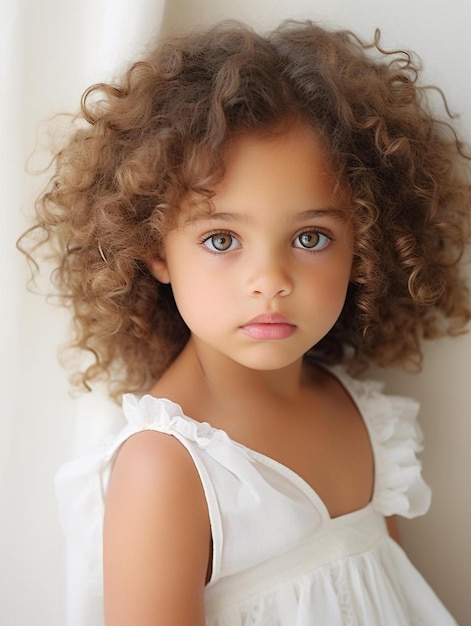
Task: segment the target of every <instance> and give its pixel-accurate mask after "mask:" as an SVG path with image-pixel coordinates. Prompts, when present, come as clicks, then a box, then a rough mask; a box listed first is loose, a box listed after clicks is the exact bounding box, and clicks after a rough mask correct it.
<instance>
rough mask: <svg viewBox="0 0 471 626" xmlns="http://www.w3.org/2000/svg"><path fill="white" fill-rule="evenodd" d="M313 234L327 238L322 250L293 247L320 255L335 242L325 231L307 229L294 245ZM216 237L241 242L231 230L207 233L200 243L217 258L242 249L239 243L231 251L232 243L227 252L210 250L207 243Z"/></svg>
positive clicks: (298, 236)
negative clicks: (303, 237) (224, 237)
mask: <svg viewBox="0 0 471 626" xmlns="http://www.w3.org/2000/svg"><path fill="white" fill-rule="evenodd" d="M313 233H315V234H317V235H319V236H320V237H325V239H326V240H327V242H326V243H325V244H324V245H323V246H322V247H321V248H320V249H310V248H307V247H305V246H302V245H301V246H294V245H293V247H295V248H297V249H298V250H305V251H307V252H313V253H319V252H323V251H324V250H325V249H326V248H328V247H329V246H330V244H331V242H332V241H333V237H332V235H330V234H329V233H326V232H325V231H323V230H320V229H319V228H306V229H305V230H303V231H301V232H300V233H298V234H297V235H296V236H295V237H294V239H293V244H294V242H295V241H296V240H298V239H299V238H300V237H302V236H303V235H306V234H308V235H311V234H313ZM216 235H221V236H227V237H230V238H231V239H232V240H233V241H234V240H235V241H237V242H239V239H238V238H237V236H236V235H235V234H234V233H232V232H231V231H229V230H214V231H212V232H209V233H205V234H204V235H203V236H202V237H201V238H200V240H199V243H200V245H202V246H203V247H204V248H205V249H206V250H207V251H208V252H210V253H211V254H214V255H216V256H220V255H222V254H227V253H228V252H232V251H233V250H237V249H238V248H239V247H240V243H239V246H237V247H236V248H233V249H232V250H231V247H232V242H231V245H230V246H229V248H228V249H227V250H214V249H211V248H209V247H208V246H207V245H206V242H207V241H210V240H211V239H212V238H213V237H215V236H216Z"/></svg>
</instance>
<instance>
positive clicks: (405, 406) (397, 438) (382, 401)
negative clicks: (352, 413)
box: [332, 368, 431, 518]
mask: <svg viewBox="0 0 471 626" xmlns="http://www.w3.org/2000/svg"><path fill="white" fill-rule="evenodd" d="M332 373H333V374H334V375H335V376H337V377H338V378H339V380H340V381H341V382H342V384H343V385H345V388H346V389H347V391H348V392H349V394H350V395H351V397H352V399H353V400H354V402H355V403H356V405H357V406H358V408H359V410H360V413H361V414H362V416H363V419H364V421H365V425H366V427H367V429H368V432H369V435H370V439H371V444H372V447H373V453H374V461H375V487H374V493H373V499H372V504H373V506H374V508H375V509H376V510H377V511H378V512H380V513H381V514H382V515H386V516H389V515H401V516H402V517H407V518H413V517H417V516H419V515H423V514H424V513H426V512H427V511H428V509H429V507H430V502H431V490H430V487H429V486H428V485H427V484H426V483H425V481H424V480H423V478H422V474H421V472H422V465H421V463H420V461H419V460H418V459H417V454H418V453H419V452H421V451H422V441H423V435H422V431H421V429H420V426H419V424H418V423H417V414H418V411H419V404H418V402H416V401H415V400H412V399H411V398H404V397H402V396H390V395H385V394H384V393H383V387H384V385H383V384H382V383H379V382H377V381H371V380H370V381H362V380H358V379H353V378H351V377H350V376H348V375H347V374H346V373H345V371H344V370H343V369H342V368H332Z"/></svg>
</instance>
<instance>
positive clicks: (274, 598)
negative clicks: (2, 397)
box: [56, 368, 456, 626]
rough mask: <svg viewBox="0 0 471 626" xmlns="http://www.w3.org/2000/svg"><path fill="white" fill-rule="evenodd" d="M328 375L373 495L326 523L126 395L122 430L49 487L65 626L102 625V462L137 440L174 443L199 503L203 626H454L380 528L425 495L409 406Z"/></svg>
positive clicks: (246, 456)
mask: <svg viewBox="0 0 471 626" xmlns="http://www.w3.org/2000/svg"><path fill="white" fill-rule="evenodd" d="M331 371H332V373H333V374H334V375H335V376H337V377H338V379H339V380H340V381H341V383H342V384H343V385H344V386H345V388H346V389H347V391H348V392H349V394H350V395H351V397H352V398H353V400H354V402H355V403H356V405H357V406H358V408H359V410H360V412H361V414H362V416H363V419H364V422H365V424H366V426H367V429H368V432H369V435H370V439H371V444H372V447H373V452H374V461H375V487H374V493H373V497H372V501H371V502H370V504H368V506H366V507H365V508H363V509H361V510H359V511H355V512H353V513H350V514H348V515H343V516H341V517H338V518H335V519H331V518H330V517H329V514H328V511H327V509H326V507H325V505H324V503H323V502H322V500H321V499H320V498H319V496H318V495H317V494H316V492H315V491H314V490H313V489H312V488H311V487H310V486H309V485H308V484H307V483H306V482H305V481H304V480H303V479H302V478H301V477H300V476H298V475H297V474H296V473H295V472H293V471H292V470H290V469H288V468H287V467H286V466H284V465H282V464H280V463H278V462H277V461H275V460H273V459H271V458H269V457H267V456H265V455H263V454H260V453H258V452H255V451H254V450H251V449H249V448H247V447H245V446H243V445H241V444H239V443H236V442H235V441H232V440H231V439H230V438H229V437H228V435H227V434H226V433H225V432H223V431H221V430H217V429H215V428H212V427H211V426H210V425H209V424H207V423H200V422H197V421H195V420H193V419H191V418H190V417H187V416H185V415H184V414H183V412H182V410H181V408H180V407H179V406H178V405H177V404H175V403H173V402H171V401H169V400H166V399H157V398H154V397H152V396H149V395H147V396H144V397H142V398H141V399H137V398H136V397H135V396H132V395H126V396H124V400H123V408H124V413H125V417H126V419H127V421H128V424H127V426H125V427H124V429H123V430H122V431H121V432H120V433H119V434H118V435H116V436H114V437H112V438H110V439H107V440H106V441H105V442H104V443H103V444H102V446H100V448H99V449H97V450H95V451H94V452H92V453H90V454H89V455H87V456H85V457H83V458H80V459H77V460H75V461H72V462H70V463H67V464H66V465H65V466H63V467H62V468H61V469H60V471H59V473H58V474H57V477H56V488H57V493H58V497H59V504H60V513H61V519H62V523H63V526H64V529H65V532H66V535H67V539H68V548H69V603H68V625H69V626H100V625H102V624H103V623H104V622H103V615H102V614H103V583H102V575H103V569H102V524H103V513H104V494H105V493H106V488H107V483H108V478H109V473H110V467H111V464H112V462H113V458H114V456H115V454H116V452H117V450H118V449H119V447H120V446H121V445H122V443H123V442H124V441H126V439H128V438H129V437H130V436H131V435H133V434H135V433H137V432H139V431H142V430H156V431H159V432H163V433H168V434H170V435H173V436H174V437H176V438H177V439H178V440H179V441H180V442H181V444H182V445H183V446H185V448H186V449H187V450H188V451H189V453H190V455H191V457H192V459H193V461H194V463H195V466H196V468H197V470H198V473H199V476H200V478H201V482H202V484H203V487H204V493H205V496H206V500H207V504H208V510H209V516H210V522H211V531H212V539H213V567H212V577H211V580H210V582H209V583H208V585H207V587H206V594H205V604H206V624H207V626H249V625H250V626H414V625H418V624H422V625H426V626H448V625H451V624H456V622H455V621H454V619H453V618H452V617H451V616H450V614H449V613H448V612H447V610H446V609H445V608H444V606H443V605H442V604H441V602H440V601H439V600H438V598H437V597H436V596H435V594H434V592H433V591H432V590H431V589H430V587H429V586H428V584H427V583H426V582H425V580H424V579H423V578H422V576H421V575H420V574H419V573H418V572H417V570H416V569H415V568H414V566H413V565H412V564H411V562H410V561H409V560H408V558H407V557H406V556H405V554H404V552H403V551H402V549H401V548H400V547H399V546H398V545H397V544H396V543H395V542H394V541H393V540H392V539H390V537H389V536H388V534H387V531H386V527H385V522H384V517H383V516H385V515H386V516H388V515H393V514H396V515H402V516H405V517H408V518H411V517H415V516H417V515H421V514H423V513H425V512H426V511H427V509H428V507H429V504H430V490H429V488H428V487H427V485H426V484H425V483H424V482H423V480H422V477H421V470H420V464H419V462H418V461H417V459H416V452H418V451H419V450H420V443H421V433H420V430H419V428H418V425H417V423H416V414H417V409H418V405H417V403H416V402H414V401H412V400H410V399H406V398H401V397H395V396H385V395H384V394H382V393H381V385H380V384H378V383H376V382H371V381H369V382H364V381H359V380H356V379H352V378H350V377H349V376H347V375H346V374H345V372H344V371H343V370H342V369H341V368H332V369H331Z"/></svg>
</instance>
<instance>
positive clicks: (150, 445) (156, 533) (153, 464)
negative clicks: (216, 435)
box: [104, 431, 210, 626]
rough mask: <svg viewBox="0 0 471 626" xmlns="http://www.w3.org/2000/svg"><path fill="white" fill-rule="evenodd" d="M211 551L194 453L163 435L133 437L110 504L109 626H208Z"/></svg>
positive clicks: (120, 458) (114, 476) (117, 468)
mask: <svg viewBox="0 0 471 626" xmlns="http://www.w3.org/2000/svg"><path fill="white" fill-rule="evenodd" d="M209 549H210V525H209V516H208V511H207V506H206V501H205V497H204V492H203V487H202V484H201V481H200V478H199V475H198V472H197V470H196V467H195V465H194V462H193V460H192V458H191V456H190V454H189V452H188V451H187V450H186V448H185V447H184V446H183V445H182V444H181V443H180V441H178V440H177V439H176V438H175V437H173V436H171V435H167V434H164V433H159V432H155V431H144V432H141V433H138V434H136V435H134V436H133V437H131V438H130V439H129V440H128V441H126V442H125V443H124V444H123V446H122V447H121V449H120V450H119V452H118V454H117V458H116V461H115V464H114V467H113V470H112V473H111V477H110V482H109V487H108V493H107V497H106V505H105V522H104V594H105V616H106V625H107V626H127V625H129V626H130V625H131V624H139V626H147V624H149V626H150V624H152V625H153V626H158V625H159V624H166V625H168V626H171V625H173V624H179V625H181V626H184V625H185V624H192V625H198V624H204V605H203V591H204V585H205V579H206V572H207V568H208V556H209Z"/></svg>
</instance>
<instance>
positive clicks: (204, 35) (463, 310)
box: [20, 22, 471, 396]
mask: <svg viewBox="0 0 471 626" xmlns="http://www.w3.org/2000/svg"><path fill="white" fill-rule="evenodd" d="M419 71H420V66H419V63H418V61H417V60H416V59H415V57H414V56H413V55H411V54H410V53H408V52H401V51H399V52H390V51H385V50H383V49H382V48H381V46H380V43H379V33H378V32H377V33H376V36H375V41H374V43H373V44H371V45H368V44H365V43H363V42H362V41H361V40H359V39H358V38H357V37H356V36H355V35H354V34H352V33H351V32H347V31H329V30H326V29H324V28H321V27H319V26H318V25H315V24H313V23H312V22H302V23H299V22H288V23H285V24H283V25H282V26H280V27H279V28H277V29H276V30H274V31H273V32H271V33H269V34H268V35H266V36H262V35H260V34H256V33H255V32H253V31H252V30H251V29H250V28H248V27H247V26H244V25H242V24H239V23H234V22H231V23H227V22H226V23H222V24H219V25H217V26H216V27H213V28H211V29H210V30H208V31H205V32H201V33H198V32H197V33H191V34H189V35H186V36H181V37H177V38H172V39H171V40H168V41H164V42H161V43H159V45H158V47H157V48H156V49H155V50H153V51H151V52H150V53H149V54H148V55H147V57H146V58H145V59H143V60H141V61H139V62H137V63H135V64H133V65H132V66H130V68H129V69H128V70H127V71H126V73H125V74H124V76H123V78H122V81H121V82H120V83H119V84H98V85H94V86H92V87H90V88H89V89H88V90H87V91H86V92H85V94H84V96H83V100H82V106H81V113H80V115H79V117H78V119H79V120H80V125H79V128H78V129H77V128H76V129H75V130H74V131H73V133H72V134H71V135H70V137H69V139H68V141H67V143H66V145H65V147H64V148H63V149H62V150H60V151H59V153H58V154H56V155H55V160H54V163H55V173H54V174H53V176H52V178H51V180H50V183H49V186H48V188H47V189H46V191H45V192H44V193H43V194H42V195H41V197H40V198H39V199H38V201H37V205H36V212H37V219H36V222H35V225H34V226H33V228H32V229H30V230H29V231H28V232H27V233H26V235H25V236H23V239H22V240H21V242H20V246H22V247H23V250H24V251H25V249H26V253H27V254H33V255H34V251H35V250H36V248H37V247H40V246H42V245H44V244H48V247H50V248H51V249H53V250H54V258H55V271H54V282H55V284H56V286H57V288H58V292H59V294H60V296H61V298H62V299H63V302H65V303H66V304H68V305H70V306H71V308H72V311H73V319H74V329H75V333H74V337H73V340H72V342H71V346H72V347H74V348H80V349H82V350H85V351H88V352H89V353H91V354H92V355H93V357H94V358H93V362H92V363H91V364H90V365H89V366H88V367H86V368H85V371H83V372H80V373H78V374H77V373H76V374H75V378H74V381H75V383H80V384H82V385H85V386H86V387H88V386H89V383H90V382H92V381H93V380H95V379H98V378H103V377H104V376H105V377H107V378H108V379H109V385H110V391H111V392H112V394H113V395H115V396H118V394H119V393H121V392H122V391H124V390H126V391H141V390H143V389H144V388H145V386H146V385H148V384H150V382H151V381H153V380H156V379H157V378H158V377H159V376H160V375H161V374H162V373H163V371H164V370H165V369H166V368H167V367H168V365H169V364H170V362H171V361H172V360H173V359H174V358H175V356H176V355H177V354H178V352H179V351H180V350H181V349H182V347H183V346H184V344H185V342H186V341H187V339H188V336H189V330H188V329H187V328H186V326H185V324H184V322H183V321H182V319H181V317H180V315H179V314H178V310H177V308H176V305H175V302H174V300H173V296H172V291H171V288H170V287H168V286H167V285H160V284H158V283H157V281H156V280H155V279H154V278H153V276H152V275H151V274H150V272H149V270H148V267H147V264H148V262H149V260H150V259H152V258H153V257H155V256H156V255H158V254H159V251H160V250H161V248H162V244H163V241H164V238H165V235H166V233H167V232H168V231H169V229H171V228H172V227H173V226H174V225H175V223H176V222H175V220H176V217H177V215H178V211H179V207H180V205H181V203H182V200H183V199H184V198H188V197H189V195H191V196H192V197H196V198H200V200H203V201H205V202H208V203H210V201H211V187H212V186H213V185H214V184H216V183H217V182H218V181H220V180H221V178H222V176H223V175H224V161H225V153H226V150H227V146H228V142H229V141H230V140H231V139H232V138H234V137H235V136H236V135H238V134H240V133H251V132H270V130H271V129H274V128H275V127H277V126H279V124H280V123H281V122H283V120H290V119H298V120H301V121H303V122H304V123H307V124H309V125H311V126H312V127H313V128H314V129H315V130H316V132H317V133H318V135H320V137H321V138H322V140H323V141H324V142H325V145H326V146H327V149H328V151H329V153H330V154H331V155H332V162H333V169H334V172H335V174H336V176H337V181H338V184H339V185H342V186H344V187H345V188H348V189H349V192H350V193H351V199H352V211H353V224H354V236H355V252H354V271H353V276H354V278H353V281H352V284H351V285H350V287H349V291H348V294H347V299H346V303H345V307H344V310H343V312H342V314H341V316H340V318H339V320H338V321H337V323H336V325H335V326H334V328H333V329H332V330H331V331H330V332H329V334H328V335H327V336H326V337H325V338H324V339H323V340H322V341H321V342H320V343H319V344H318V345H316V346H315V347H314V353H315V355H316V356H317V357H319V358H321V359H322V360H323V361H325V362H327V363H338V362H342V361H348V362H349V363H350V364H351V365H353V366H358V365H366V364H368V363H371V362H372V363H375V364H379V365H381V366H387V365H392V364H402V365H405V364H406V363H408V362H409V363H415V364H416V365H418V366H420V362H421V358H422V353H421V340H422V338H433V337H438V336H441V335H444V334H447V333H448V334H454V333H457V332H460V331H461V330H462V329H463V328H464V326H465V325H466V323H467V322H468V321H469V319H470V317H471V313H470V304H469V297H468V290H467V288H466V285H465V281H464V279H463V277H462V276H461V275H460V268H459V265H460V260H461V259H462V256H463V253H464V251H465V248H466V245H467V242H468V240H469V237H470V213H471V211H470V208H471V191H470V184H469V178H468V173H467V172H468V168H467V166H468V160H467V159H468V157H466V156H465V155H464V153H463V149H462V147H461V144H460V142H459V140H458V138H457V136H456V133H455V131H454V130H453V128H452V126H451V125H450V122H449V121H444V120H443V119H441V118H439V117H438V115H437V114H435V113H434V112H433V108H432V106H431V104H430V103H429V99H428V97H427V96H428V92H429V90H430V88H428V87H424V86H420V85H419V84H418V82H417V78H418V74H419ZM443 101H444V103H445V108H446V101H445V100H444V99H443ZM38 234H39V237H38V236H37V235H38ZM25 241H28V242H29V244H25ZM28 245H29V248H28Z"/></svg>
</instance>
